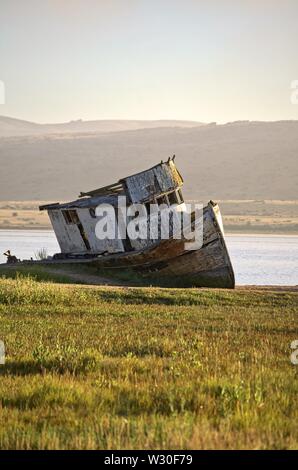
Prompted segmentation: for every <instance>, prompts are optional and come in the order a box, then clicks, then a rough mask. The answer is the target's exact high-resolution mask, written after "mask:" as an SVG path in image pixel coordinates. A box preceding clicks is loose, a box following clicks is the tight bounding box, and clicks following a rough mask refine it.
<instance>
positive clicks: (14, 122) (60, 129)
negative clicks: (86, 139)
mask: <svg viewBox="0 0 298 470" xmlns="http://www.w3.org/2000/svg"><path fill="white" fill-rule="evenodd" d="M202 125H203V124H202V123H200V122H196V121H174V120H173V121H171V120H160V121H137V120H121V119H119V120H98V121H82V120H81V119H79V120H77V121H70V122H65V123H60V124H36V123H34V122H29V121H23V120H21V119H15V118H10V117H6V116H0V137H15V136H28V135H47V134H70V133H74V134H76V133H86V132H87V133H90V132H92V133H93V132H94V133H102V132H120V131H128V130H136V129H152V128H156V127H197V126H202Z"/></svg>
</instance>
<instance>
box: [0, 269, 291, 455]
mask: <svg viewBox="0 0 298 470" xmlns="http://www.w3.org/2000/svg"><path fill="white" fill-rule="evenodd" d="M39 274H40V273H39ZM41 277H42V275H41V274H40V275H39V277H35V278H34V276H33V277H32V276H27V275H25V274H24V273H23V274H22V275H20V274H18V275H14V278H7V277H4V276H3V277H2V278H1V279H0V339H1V340H3V341H4V343H5V348H6V363H5V364H4V365H0V376H1V379H0V400H1V402H0V403H1V406H0V419H1V422H2V423H5V424H4V425H2V426H1V429H0V448H2V449H95V448H96V449H117V448H128V449H136V448H147V449H152V448H153V449H158V448H160V449H162V448H185V449H193V448H200V449H207V448H208V449H210V448H224V449H229V448H241V449H242V448H257V449H268V448H271V449H284V448H286V449H294V448H297V447H298V407H297V396H298V366H294V365H292V364H291V362H290V352H291V351H290V343H291V341H293V340H294V339H297V338H298V329H297V306H298V298H297V293H296V292H282V291H281V292H278V291H266V292H265V291H258V290H245V289H243V290H236V291H224V290H207V289H201V290H200V289H188V290H185V289H184V290H182V289H158V288H126V287H123V288H111V287H88V286H74V285H64V284H57V283H53V282H45V280H42V281H41V280H39V281H38V280H37V279H40V278H41ZM61 280H62V279H60V281H61Z"/></svg>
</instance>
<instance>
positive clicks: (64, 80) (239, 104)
mask: <svg viewBox="0 0 298 470" xmlns="http://www.w3.org/2000/svg"><path fill="white" fill-rule="evenodd" d="M295 79H296V80H298V0H217V1H215V0H208V1H207V0H203V1H201V0H0V80H2V81H3V82H4V83H5V87H6V104H1V105H0V114H1V115H8V116H13V117H19V118H22V119H28V120H34V121H39V122H57V121H65V120H70V119H79V118H82V119H114V118H119V119H191V120H198V121H205V122H206V121H218V122H225V121H232V120H237V119H251V120H253V119H258V120H278V119H298V104H297V105H293V104H291V101H290V96H291V89H290V84H291V82H292V80H295Z"/></svg>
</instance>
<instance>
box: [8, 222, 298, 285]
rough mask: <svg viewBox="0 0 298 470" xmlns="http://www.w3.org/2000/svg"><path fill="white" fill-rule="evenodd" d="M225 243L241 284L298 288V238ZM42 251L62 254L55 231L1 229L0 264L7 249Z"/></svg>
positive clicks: (27, 253) (230, 238) (233, 238)
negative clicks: (292, 286)
mask: <svg viewBox="0 0 298 470" xmlns="http://www.w3.org/2000/svg"><path fill="white" fill-rule="evenodd" d="M226 242H227V245H228V249H229V253H230V256H231V259H232V263H233V266H234V271H235V276H236V283H237V284H238V285H239V284H258V285H270V284H272V285H298V236H275V235H227V236H226ZM41 248H46V250H47V253H48V254H49V255H52V254H54V253H57V252H59V251H60V250H59V246H58V244H57V241H56V238H55V235H54V233H53V232H52V231H50V230H0V263H3V262H5V260H6V258H5V257H4V256H3V255H2V253H3V252H4V251H6V250H7V249H10V250H11V251H12V253H13V254H15V255H16V256H17V257H18V258H21V259H30V257H31V256H32V258H35V253H36V252H37V251H38V250H39V249H41Z"/></svg>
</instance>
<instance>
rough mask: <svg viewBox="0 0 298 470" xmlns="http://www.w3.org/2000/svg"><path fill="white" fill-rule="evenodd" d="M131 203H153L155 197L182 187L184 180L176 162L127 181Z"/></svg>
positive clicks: (134, 176)
mask: <svg viewBox="0 0 298 470" xmlns="http://www.w3.org/2000/svg"><path fill="white" fill-rule="evenodd" d="M125 185H126V188H127V193H128V196H129V198H130V200H131V202H133V203H136V202H145V201H152V200H153V199H154V198H155V197H157V196H159V195H161V194H163V193H166V192H169V191H172V190H174V189H176V188H178V187H179V186H181V185H182V179H181V177H180V175H179V173H178V171H177V170H176V167H175V164H174V162H172V161H170V162H169V163H161V164H160V165H158V166H156V167H154V168H151V169H150V170H147V171H143V172H142V173H139V174H137V175H133V176H129V177H127V178H126V179H125Z"/></svg>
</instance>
